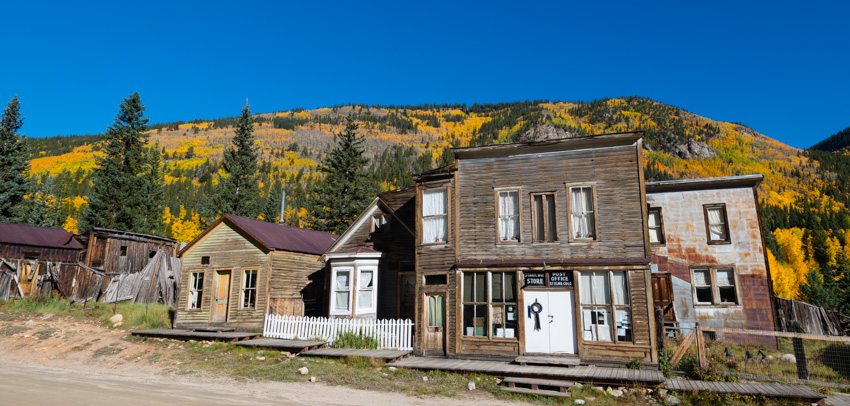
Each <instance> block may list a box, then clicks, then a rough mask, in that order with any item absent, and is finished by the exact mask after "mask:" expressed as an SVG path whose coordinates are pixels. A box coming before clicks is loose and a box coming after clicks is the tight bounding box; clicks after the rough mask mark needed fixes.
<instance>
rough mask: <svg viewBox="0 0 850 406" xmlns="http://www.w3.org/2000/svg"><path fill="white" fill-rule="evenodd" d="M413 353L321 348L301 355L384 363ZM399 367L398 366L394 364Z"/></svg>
mask: <svg viewBox="0 0 850 406" xmlns="http://www.w3.org/2000/svg"><path fill="white" fill-rule="evenodd" d="M411 352H412V351H396V350H360V349H356V348H319V349H317V350H311V351H306V352H303V353H301V355H305V356H308V357H327V358H346V357H363V358H372V359H380V360H383V361H384V362H394V361H395V362H397V361H398V360H402V359H404V358H406V357H407V356H408V355H410V353H411ZM393 365H397V364H395V363H394V364H393ZM399 366H400V365H399Z"/></svg>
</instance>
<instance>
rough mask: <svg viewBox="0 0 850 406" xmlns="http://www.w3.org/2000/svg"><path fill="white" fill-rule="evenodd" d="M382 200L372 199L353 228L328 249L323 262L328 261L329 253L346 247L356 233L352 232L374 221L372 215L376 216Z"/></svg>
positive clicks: (346, 231) (347, 230)
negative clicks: (367, 220)
mask: <svg viewBox="0 0 850 406" xmlns="http://www.w3.org/2000/svg"><path fill="white" fill-rule="evenodd" d="M380 200H381V198H380V197H375V198H374V199H372V203H369V205H368V206H366V208H365V209H364V210H363V212H362V213H360V215H359V216H358V217H357V220H355V221H354V223H352V224H351V226H349V227H348V229H346V230H345V231H344V232H343V233H342V235H341V236H340V237H339V238H337V239H336V241H334V243H333V245H331V247H330V248H328V250H327V251H325V255H323V256H322V258H321V259H322V260H323V261H327V259H326V256H327V255H328V254H329V253H332V252H334V251H336V250H337V248H339V247H341V246H343V245H345V243H346V242H348V240H349V239H351V236H352V234H354V233H353V232H350V231H352V230H357V229H358V228H360V226H362V225H363V223H365V222H366V219H369V220H371V219H372V215H373V214H375V210H377V209H378V202H379V201H380Z"/></svg>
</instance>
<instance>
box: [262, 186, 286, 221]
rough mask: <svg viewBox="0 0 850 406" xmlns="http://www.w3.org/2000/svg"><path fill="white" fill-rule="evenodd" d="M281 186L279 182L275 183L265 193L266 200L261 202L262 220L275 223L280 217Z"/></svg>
mask: <svg viewBox="0 0 850 406" xmlns="http://www.w3.org/2000/svg"><path fill="white" fill-rule="evenodd" d="M282 193H283V187H282V186H281V185H280V183H275V184H274V185H272V186H271V187H270V188H269V191H268V193H267V194H266V201H265V203H264V204H263V220H265V221H268V222H269V223H277V222H278V217H280V199H281V198H282V197H283V196H281V194H282ZM283 220H285V219H283Z"/></svg>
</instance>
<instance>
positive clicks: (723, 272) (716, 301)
mask: <svg viewBox="0 0 850 406" xmlns="http://www.w3.org/2000/svg"><path fill="white" fill-rule="evenodd" d="M692 272H693V279H692V281H693V286H694V303H696V304H700V305H734V304H738V291H737V289H736V285H737V284H736V283H735V270H734V269H732V268H696V269H693V271H692Z"/></svg>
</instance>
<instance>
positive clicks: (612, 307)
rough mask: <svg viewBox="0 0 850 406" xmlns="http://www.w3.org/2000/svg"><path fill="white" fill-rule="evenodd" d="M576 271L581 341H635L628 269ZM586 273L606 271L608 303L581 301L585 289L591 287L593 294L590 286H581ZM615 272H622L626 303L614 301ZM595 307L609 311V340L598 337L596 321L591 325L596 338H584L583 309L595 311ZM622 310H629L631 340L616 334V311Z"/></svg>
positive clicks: (609, 342) (626, 342) (613, 342)
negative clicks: (623, 338)
mask: <svg viewBox="0 0 850 406" xmlns="http://www.w3.org/2000/svg"><path fill="white" fill-rule="evenodd" d="M576 273H577V274H578V275H577V278H576V279H578V282H577V285H578V289H579V291H578V303H579V311H580V314H581V325H580V328H581V332H582V334H581V337H582V341H584V342H590V343H601V344H621V343H625V344H634V342H635V323H634V310H633V305H632V297H631V280H630V279H629V273H630V271H628V270H624V271H614V270H596V271H578V272H576ZM587 273H591V274H595V273H606V274H607V276H608V298H609V302H610V303H608V304H593V303H584V302H583V300H582V292H583V291H584V290H585V289H591V290H590V293H591V295H592V294H593V289H592V288H591V287H587V286H583V285H582V282H581V279H582V275H583V274H587ZM615 273H620V274H623V279H624V281H625V283H626V286H625V292H624V294H625V296H624V298H626V299H627V301H628V303H626V304H617V303H616V300H615V295H614V283H613V281H614V274H615ZM596 309H604V310H607V311H609V312H611V324H610V325H609V328H608V334H609V336H610V337H611V340H610V341H605V340H600V339H599V324H597V323H593V326H595V327H594V328H595V329H596V338H597V339H596V340H589V339H585V338H584V332H585V330H584V325H585V324H586V323H587V321H586V320H584V311H585V310H590V311H595V310H596ZM622 311H628V312H629V320H628V321H629V330H631V332H630V336H631V340H620V337H619V335H618V334H617V320H618V318H617V313H618V312H622Z"/></svg>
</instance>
